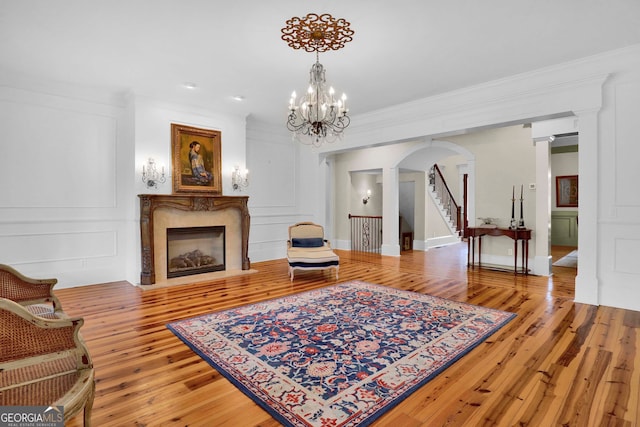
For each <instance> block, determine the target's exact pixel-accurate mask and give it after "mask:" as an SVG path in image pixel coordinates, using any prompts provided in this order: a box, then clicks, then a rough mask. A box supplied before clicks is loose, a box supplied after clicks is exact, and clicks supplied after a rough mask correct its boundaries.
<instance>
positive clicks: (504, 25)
mask: <svg viewBox="0 0 640 427" xmlns="http://www.w3.org/2000/svg"><path fill="white" fill-rule="evenodd" d="M311 12H314V13H318V14H321V13H330V14H332V15H333V16H334V17H336V18H345V19H346V20H347V21H349V22H351V28H352V29H353V30H354V31H355V34H354V39H353V41H352V42H350V43H348V44H347V45H346V46H345V48H343V49H341V50H338V51H333V52H328V53H324V54H320V62H321V63H322V64H323V65H324V66H325V68H326V70H327V81H328V82H329V83H330V84H331V85H332V86H334V87H335V88H336V91H337V92H338V93H340V92H346V93H347V95H348V97H349V101H348V102H349V108H350V111H351V115H352V116H354V115H357V114H360V113H365V112H368V111H371V110H375V109H378V108H381V107H385V106H388V105H393V104H397V103H402V102H406V101H411V100H414V99H418V98H423V97H428V96H432V95H436V94H440V93H443V92H448V91H451V90H455V89H458V88H462V87H466V86H470V85H475V84H479V83H482V82H486V81H490V80H494V79H498V78H502V77H506V76H509V75H514V74H518V73H522V72H526V71H530V70H533V69H537V68H543V67H546V66H549V65H553V64H558V63H561V62H565V61H570V60H573V59H577V58H582V57H586V56H590V55H594V54H598V53H601V52H605V51H609V50H613V49H617V48H622V47H625V46H630V45H634V44H640V1H638V0H607V1H603V0H535V1H534V0H484V1H478V0H440V1H433V0H395V1H388V0H332V1H329V0H324V1H323V0H317V1H313V2H312V1H301V0H274V1H265V0H233V1H226V2H222V1H214V0H180V1H178V0H145V1H142V0H55V1H52V0H2V1H0V84H2V83H3V80H5V78H7V77H8V78H11V77H13V78H15V77H16V76H19V78H20V79H21V80H23V81H24V80H25V79H26V80H28V81H39V82H43V81H44V82H51V83H52V84H53V83H60V84H65V83H73V84H74V85H76V86H77V85H80V86H86V87H89V88H98V89H100V90H103V89H106V90H108V91H116V92H119V93H120V92H121V93H127V92H134V93H136V94H139V95H144V96H149V97H152V98H157V99H162V100H166V101H171V102H178V103H184V104H188V105H194V106H198V107H205V108H210V109H214V110H215V111H224V112H229V113H232V114H241V115H250V116H251V117H252V118H255V119H257V120H261V121H266V122H273V123H284V119H285V115H286V112H287V105H288V101H289V96H290V94H291V92H292V91H293V90H297V91H298V93H301V92H302V91H303V90H304V89H305V88H306V86H307V83H308V75H309V74H308V72H309V68H310V67H311V65H312V64H313V62H314V60H315V57H314V54H312V53H306V52H303V51H296V50H293V49H291V48H290V47H288V46H287V44H286V43H285V42H284V41H283V40H281V39H280V35H281V33H280V29H281V28H282V27H284V25H285V21H286V20H287V19H289V18H291V17H293V16H300V17H302V16H305V15H306V14H307V13H311ZM3 75H4V76H5V78H3V77H2V76H3ZM5 81H7V80H5ZM186 82H193V83H195V84H196V85H197V87H196V88H195V89H187V88H185V87H184V85H183V84H184V83H186ZM234 96H241V97H243V98H244V100H243V101H236V100H234V99H233V97H234Z"/></svg>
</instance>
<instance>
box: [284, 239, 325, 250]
mask: <svg viewBox="0 0 640 427" xmlns="http://www.w3.org/2000/svg"><path fill="white" fill-rule="evenodd" d="M291 246H293V247H295V248H320V247H322V246H324V239H323V238H322V237H305V238H302V237H297V238H296V237H294V238H293V239H291Z"/></svg>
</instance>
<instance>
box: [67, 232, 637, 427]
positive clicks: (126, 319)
mask: <svg viewBox="0 0 640 427" xmlns="http://www.w3.org/2000/svg"><path fill="white" fill-rule="evenodd" d="M572 249H573V248H554V251H553V257H554V259H557V258H559V257H561V256H562V255H564V254H566V253H568V252H570V251H571V250H572ZM338 252H339V255H340V257H341V266H340V279H339V281H340V282H343V281H348V280H351V279H359V280H365V281H369V282H372V283H378V284H382V285H386V286H391V287H395V288H399V289H405V290H410V291H415V292H420V293H428V294H431V295H437V296H441V297H445V298H450V299H453V300H456V301H465V302H469V303H472V304H477V305H482V306H486V307H493V308H497V309H502V310H507V311H512V312H515V313H517V314H518V316H517V317H516V318H515V319H514V320H513V321H511V322H510V323H509V324H507V325H506V326H505V327H504V328H502V329H501V330H500V331H498V332H497V333H496V334H494V335H493V336H492V337H490V338H489V339H488V340H487V341H485V342H484V343H483V344H481V345H480V346H478V347H477V348H475V349H474V350H473V351H472V352H470V353H469V354H467V355H466V356H464V357H463V358H462V359H460V360H459V361H458V362H456V363H455V364H454V365H452V366H451V367H450V368H448V369H447V370H446V371H444V372H443V373H442V374H440V375H439V376H438V377H436V378H435V379H433V380H432V381H430V382H429V383H427V384H426V385H425V386H423V387H422V388H420V389H419V390H418V391H416V392H415V393H413V394H412V395H411V396H410V397H408V398H407V399H406V400H405V401H403V402H402V403H400V404H399V405H398V406H397V407H395V408H394V409H392V410H391V411H389V412H387V413H386V414H385V415H384V416H383V417H381V418H380V419H379V420H378V421H376V423H375V425H376V426H378V427H380V426H392V427H400V426H402V427H411V426H481V425H483V426H536V427H538V426H576V427H583V426H636V425H640V424H639V423H640V419H639V413H640V411H639V399H640V397H639V394H640V392H639V390H640V352H639V351H638V345H639V343H640V312H635V311H626V310H621V309H613V308H608V307H593V306H589V305H584V304H576V303H574V302H573V300H572V298H573V294H574V289H573V288H574V279H575V275H576V270H575V269H572V268H564V267H554V275H553V276H551V277H536V276H528V277H525V276H514V275H513V274H509V273H504V272H496V271H489V270H478V269H476V270H467V268H466V252H467V251H466V244H465V243H462V244H456V245H452V246H447V247H442V248H438V249H431V250H429V251H428V252H418V251H414V252H411V251H409V252H404V253H403V254H402V256H401V257H400V258H395V257H382V256H376V255H364V256H363V255H355V254H352V253H350V252H348V251H338ZM252 268H254V269H257V270H258V273H255V274H250V275H244V276H237V277H233V278H228V279H222V280H218V281H215V282H211V283H206V284H191V285H180V286H173V287H168V288H161V289H154V290H145V291H143V290H141V289H139V288H137V287H133V286H131V285H130V284H128V283H123V282H116V283H108V284H101V285H94V286H85V287H79V288H71V289H60V290H58V291H57V294H58V295H59V297H60V299H61V300H62V304H63V307H64V309H65V311H67V312H68V313H70V314H72V315H76V316H82V317H84V318H85V325H84V326H83V328H82V334H83V336H84V338H85V340H86V341H87V345H88V347H89V349H90V351H91V353H92V356H93V361H94V364H95V368H96V379H97V390H96V398H95V404H94V410H93V423H94V425H95V426H99V427H105V426H115V427H122V426H165V425H166V426H169V425H175V426H234V427H236V426H261V427H268V426H277V425H278V423H277V422H276V421H275V420H274V419H273V418H271V417H270V416H269V414H267V413H266V412H265V411H264V410H262V409H261V408H260V407H259V406H257V405H256V404H254V403H253V402H252V401H251V399H249V398H248V397H246V396H245V395H244V394H243V393H242V392H240V391H239V390H237V389H236V388H235V387H234V386H233V385H231V383H229V382H228V381H227V380H226V379H225V378H224V377H222V376H221V375H220V374H219V373H218V372H216V371H215V370H214V369H213V368H211V367H210V366H209V365H208V364H207V363H206V362H204V361H203V360H201V359H200V357H198V356H197V355H195V354H194V353H193V352H192V351H191V350H190V349H189V348H188V347H187V346H185V345H184V344H183V343H182V342H181V341H180V340H179V339H178V338H176V337H175V336H174V335H173V334H172V333H171V332H170V331H169V330H168V329H167V328H166V327H165V324H166V323H168V322H170V321H174V320H178V319H184V318H188V317H192V316H197V315H200V314H204V313H209V312H212V311H215V310H221V309H226V308H230V307H236V306H239V305H244V304H248V303H253V302H257V301H261V300H265V299H271V298H277V297H281V296H284V295H289V294H292V293H296V292H300V291H306V290H310V289H316V288H319V287H322V286H327V285H330V284H333V283H335V278H334V276H333V275H332V274H330V273H329V272H306V273H298V275H297V277H296V280H295V281H294V283H293V284H291V283H290V282H289V279H288V277H287V263H286V261H285V260H284V259H282V260H275V261H269V262H260V263H253V264H252ZM70 425H71V426H77V425H81V417H76V418H75V419H74V420H73V421H72V422H71V424H70Z"/></svg>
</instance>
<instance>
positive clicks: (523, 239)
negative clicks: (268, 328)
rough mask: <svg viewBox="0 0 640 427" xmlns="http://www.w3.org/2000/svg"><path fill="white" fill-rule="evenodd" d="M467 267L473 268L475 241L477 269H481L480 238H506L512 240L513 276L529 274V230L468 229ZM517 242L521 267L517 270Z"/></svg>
mask: <svg viewBox="0 0 640 427" xmlns="http://www.w3.org/2000/svg"><path fill="white" fill-rule="evenodd" d="M467 235H468V240H467V246H468V252H467V266H468V267H471V268H474V266H475V265H476V264H475V240H476V239H477V240H478V264H477V265H478V267H479V268H480V267H482V236H506V237H509V238H510V239H513V274H518V273H521V274H529V240H531V230H530V229H528V228H517V229H510V228H499V227H495V228H489V227H469V228H468V229H467ZM518 241H520V243H521V246H522V251H521V255H522V265H521V268H520V269H518Z"/></svg>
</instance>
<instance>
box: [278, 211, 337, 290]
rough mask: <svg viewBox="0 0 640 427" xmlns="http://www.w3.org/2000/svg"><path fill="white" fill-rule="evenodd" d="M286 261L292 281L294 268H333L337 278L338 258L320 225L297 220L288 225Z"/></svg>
mask: <svg viewBox="0 0 640 427" xmlns="http://www.w3.org/2000/svg"><path fill="white" fill-rule="evenodd" d="M287 261H288V262H289V276H290V277H291V281H292V282H293V275H294V272H295V270H325V269H329V268H333V269H335V271H336V280H338V269H339V268H340V258H339V257H338V255H336V254H335V253H334V252H333V250H332V249H331V244H330V243H329V241H328V240H326V239H325V238H324V229H323V228H322V226H321V225H318V224H314V223H312V222H299V223H297V224H294V225H292V226H290V227H289V240H288V241H287Z"/></svg>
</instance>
